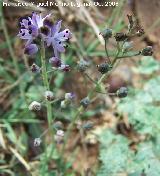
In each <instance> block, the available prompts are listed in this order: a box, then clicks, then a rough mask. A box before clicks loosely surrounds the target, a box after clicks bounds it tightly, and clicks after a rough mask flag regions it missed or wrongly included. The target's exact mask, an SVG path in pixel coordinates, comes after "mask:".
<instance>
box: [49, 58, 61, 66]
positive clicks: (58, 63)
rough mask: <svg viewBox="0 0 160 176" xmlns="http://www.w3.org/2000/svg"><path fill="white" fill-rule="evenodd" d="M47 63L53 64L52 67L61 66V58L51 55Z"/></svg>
mask: <svg viewBox="0 0 160 176" xmlns="http://www.w3.org/2000/svg"><path fill="white" fill-rule="evenodd" d="M49 63H50V64H51V65H52V66H53V67H56V68H58V67H61V60H60V59H59V58H58V57H51V58H50V59H49Z"/></svg>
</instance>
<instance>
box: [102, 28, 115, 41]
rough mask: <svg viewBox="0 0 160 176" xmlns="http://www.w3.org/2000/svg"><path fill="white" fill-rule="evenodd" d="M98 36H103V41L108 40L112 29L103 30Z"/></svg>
mask: <svg viewBox="0 0 160 176" xmlns="http://www.w3.org/2000/svg"><path fill="white" fill-rule="evenodd" d="M100 34H101V35H102V36H103V38H104V39H105V40H108V39H109V38H111V37H112V29H108V28H107V29H105V30H103V31H102V32H100Z"/></svg>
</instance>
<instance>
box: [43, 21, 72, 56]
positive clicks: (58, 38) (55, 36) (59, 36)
mask: <svg viewBox="0 0 160 176" xmlns="http://www.w3.org/2000/svg"><path fill="white" fill-rule="evenodd" d="M61 23H62V21H58V22H57V23H56V24H55V25H53V26H52V28H51V31H50V34H49V35H48V37H47V39H46V42H47V46H50V45H52V47H53V49H54V54H55V57H59V53H61V52H64V51H65V46H66V45H65V42H66V41H67V40H69V39H70V38H71V36H72V34H71V32H70V30H69V29H65V30H63V31H61V32H60V29H61Z"/></svg>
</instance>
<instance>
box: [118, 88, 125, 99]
mask: <svg viewBox="0 0 160 176" xmlns="http://www.w3.org/2000/svg"><path fill="white" fill-rule="evenodd" d="M116 94H117V96H118V97H119V98H124V97H126V96H127V95H128V89H127V88H126V87H121V88H120V89H118V90H117V93H116Z"/></svg>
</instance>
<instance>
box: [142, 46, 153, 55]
mask: <svg viewBox="0 0 160 176" xmlns="http://www.w3.org/2000/svg"><path fill="white" fill-rule="evenodd" d="M152 54H153V48H152V46H147V47H146V48H144V49H143V50H142V51H141V55H142V56H152Z"/></svg>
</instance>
